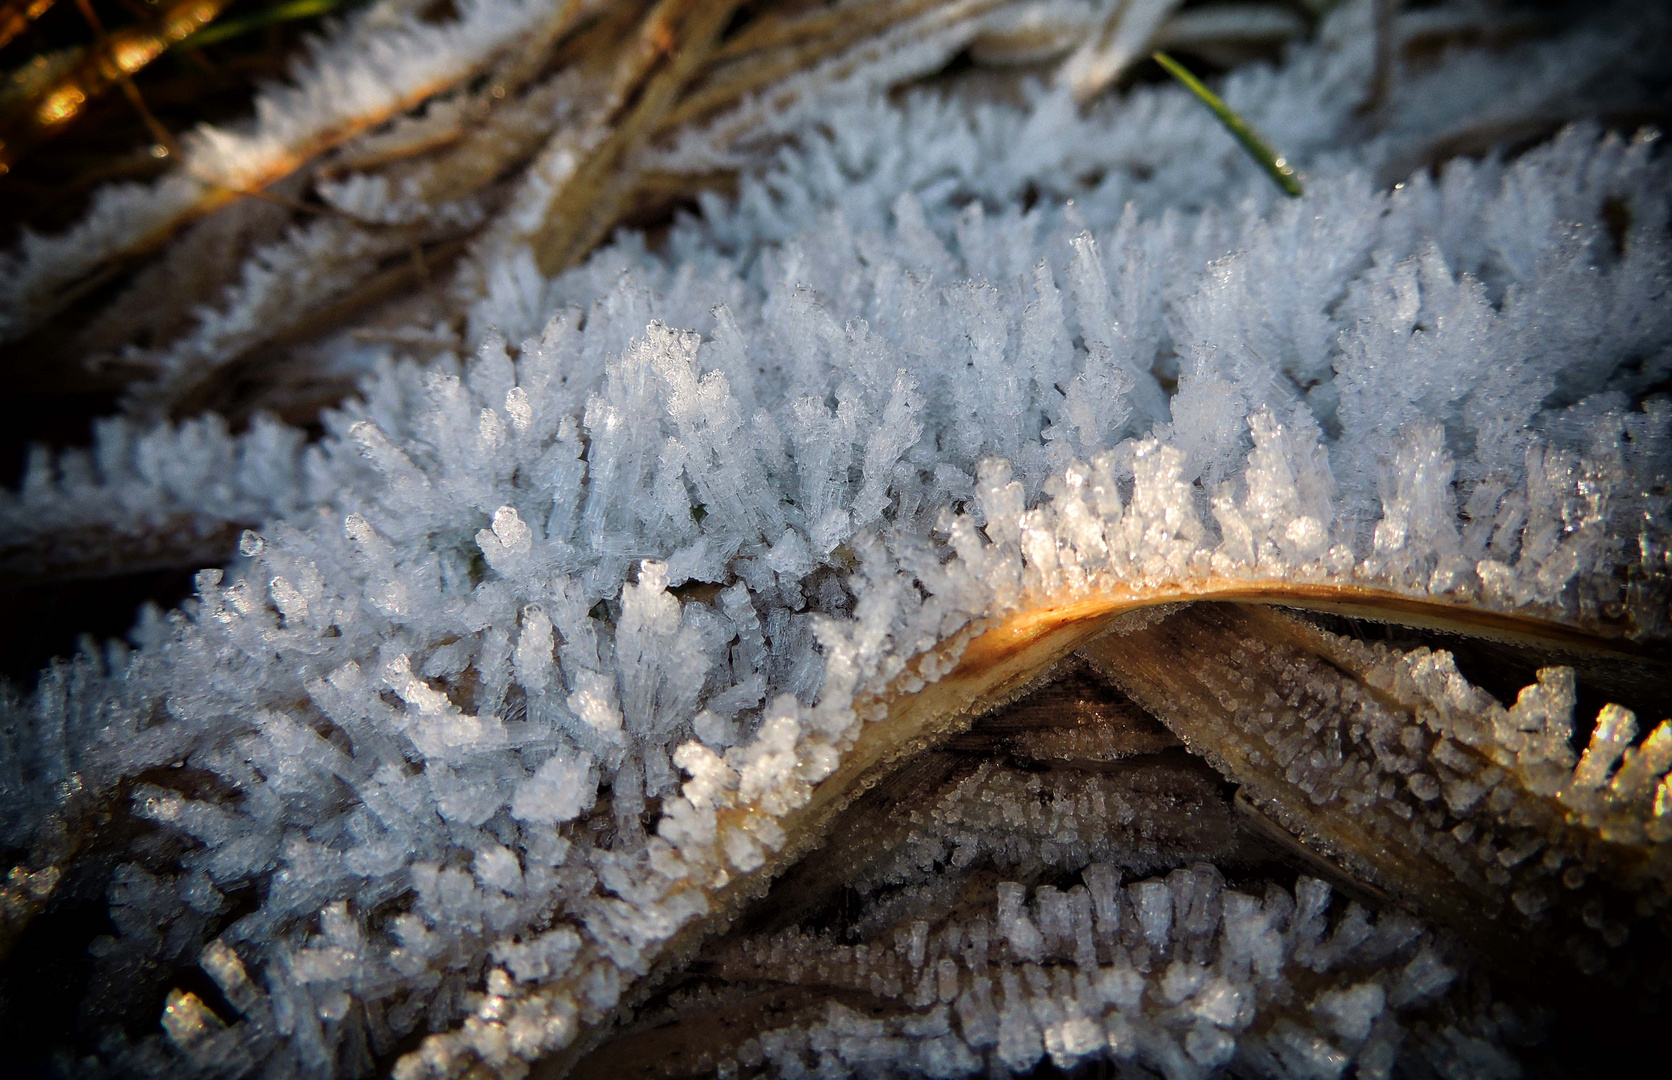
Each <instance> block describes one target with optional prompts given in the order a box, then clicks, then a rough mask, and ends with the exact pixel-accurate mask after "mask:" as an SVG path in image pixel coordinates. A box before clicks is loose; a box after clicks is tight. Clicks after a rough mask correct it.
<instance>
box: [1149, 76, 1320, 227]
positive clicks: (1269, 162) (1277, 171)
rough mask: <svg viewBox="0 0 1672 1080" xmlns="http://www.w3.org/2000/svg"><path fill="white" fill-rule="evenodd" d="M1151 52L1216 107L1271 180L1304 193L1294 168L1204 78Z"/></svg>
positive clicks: (1287, 190)
mask: <svg viewBox="0 0 1672 1080" xmlns="http://www.w3.org/2000/svg"><path fill="white" fill-rule="evenodd" d="M1150 55H1151V56H1153V57H1154V58H1155V62H1156V63H1158V64H1160V65H1161V66H1162V67H1163V68H1166V69H1167V74H1169V75H1171V76H1172V77H1173V78H1175V79H1177V80H1178V81H1179V82H1181V83H1183V84H1184V85H1185V88H1186V89H1188V90H1189V91H1190V92H1191V93H1192V94H1195V95H1196V96H1197V97H1198V98H1200V99H1201V101H1202V104H1204V105H1206V106H1207V107H1208V108H1209V109H1212V110H1213V115H1215V116H1217V117H1218V118H1219V122H1220V123H1221V124H1224V125H1225V130H1226V131H1229V132H1230V133H1231V136H1232V137H1233V138H1234V139H1236V140H1237V142H1239V143H1241V144H1242V148H1243V149H1244V150H1247V151H1248V156H1249V157H1251V158H1253V159H1254V160H1255V161H1257V162H1259V163H1260V168H1262V169H1264V170H1266V175H1268V176H1270V177H1271V178H1272V182H1273V183H1275V184H1276V185H1277V186H1278V187H1280V188H1282V189H1283V193H1284V194H1285V195H1288V196H1290V197H1291V198H1295V199H1298V198H1300V197H1301V195H1302V194H1303V192H1302V191H1301V186H1300V181H1299V180H1297V179H1296V178H1295V170H1294V169H1291V168H1290V167H1289V163H1288V162H1287V161H1284V160H1283V159H1282V158H1281V157H1279V156H1278V155H1277V152H1276V151H1274V150H1273V149H1272V148H1271V147H1269V146H1267V145H1266V141H1265V140H1264V139H1262V138H1260V136H1258V135H1256V134H1255V133H1254V129H1253V128H1251V127H1249V126H1248V122H1247V121H1245V120H1244V119H1243V118H1242V117H1240V116H1238V115H1237V114H1236V113H1234V112H1232V111H1231V107H1230V106H1229V105H1227V104H1225V103H1224V102H1223V101H1221V100H1220V98H1219V95H1218V94H1216V93H1214V92H1213V91H1212V90H1209V89H1208V88H1207V86H1205V85H1204V84H1203V83H1202V80H1200V79H1198V78H1197V77H1196V76H1194V75H1192V74H1191V73H1190V72H1189V71H1188V70H1186V69H1185V66H1184V65H1183V64H1181V63H1179V62H1178V61H1177V60H1174V59H1173V58H1172V57H1171V56H1168V55H1167V54H1166V53H1164V52H1157V53H1151V54H1150Z"/></svg>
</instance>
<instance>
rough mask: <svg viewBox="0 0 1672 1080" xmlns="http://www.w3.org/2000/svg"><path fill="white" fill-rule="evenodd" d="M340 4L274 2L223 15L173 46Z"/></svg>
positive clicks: (198, 44) (199, 43)
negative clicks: (260, 8)
mask: <svg viewBox="0 0 1672 1080" xmlns="http://www.w3.org/2000/svg"><path fill="white" fill-rule="evenodd" d="M342 6H343V0H286V2H285V3H282V4H275V5H273V6H272V7H270V8H267V9H265V10H263V11H256V12H252V13H251V14H249V15H245V16H243V17H242V18H237V19H225V20H222V21H221V22H217V23H215V24H214V25H213V26H209V27H205V28H204V29H202V30H199V31H198V32H197V33H195V34H193V35H192V36H191V37H189V38H185V39H183V40H182V41H180V42H179V43H178V44H176V45H175V46H174V47H175V48H176V49H197V48H202V47H203V46H205V45H213V44H215V43H216V42H219V41H226V40H227V39H228V38H235V37H240V36H242V35H244V34H247V33H249V32H250V31H252V30H260V29H261V28H262V27H264V26H273V25H275V24H277V23H283V22H293V21H295V20H297V19H311V18H313V17H314V16H315V15H326V14H329V13H330V12H333V11H335V10H337V9H338V8H340V7H342Z"/></svg>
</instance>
